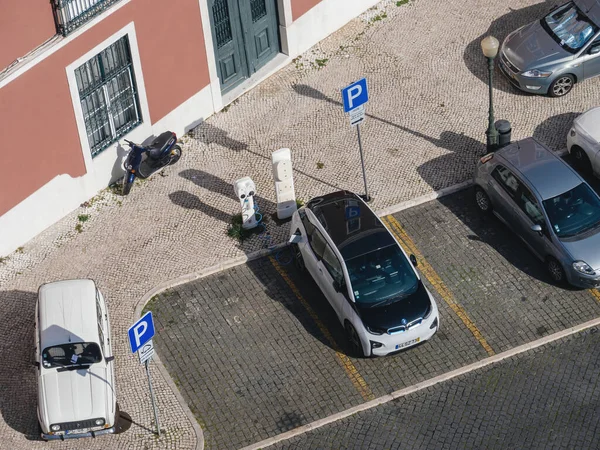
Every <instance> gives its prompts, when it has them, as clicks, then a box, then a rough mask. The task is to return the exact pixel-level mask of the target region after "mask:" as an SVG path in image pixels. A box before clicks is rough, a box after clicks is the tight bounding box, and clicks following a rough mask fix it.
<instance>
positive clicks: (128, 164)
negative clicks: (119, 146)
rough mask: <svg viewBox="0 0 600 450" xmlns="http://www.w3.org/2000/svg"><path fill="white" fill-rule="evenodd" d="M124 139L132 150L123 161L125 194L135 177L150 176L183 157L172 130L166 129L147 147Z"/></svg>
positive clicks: (129, 189) (127, 192)
mask: <svg viewBox="0 0 600 450" xmlns="http://www.w3.org/2000/svg"><path fill="white" fill-rule="evenodd" d="M124 141H125V142H126V143H127V145H129V147H130V150H129V153H128V154H127V158H125V162H124V163H123V166H124V168H125V170H126V173H125V176H124V177H123V195H127V194H129V191H131V186H132V185H133V182H134V180H135V177H140V178H148V177H149V176H150V175H152V174H153V173H156V172H158V171H159V170H161V169H163V168H164V167H166V166H170V165H172V164H175V163H176V162H177V161H179V158H181V147H180V146H179V145H177V135H176V134H175V133H173V132H172V131H165V132H164V133H162V134H161V135H159V136H158V137H157V138H156V139H154V141H152V143H151V144H150V145H149V146H147V147H143V146H141V145H139V144H135V143H134V142H131V141H128V140H127V139H124Z"/></svg>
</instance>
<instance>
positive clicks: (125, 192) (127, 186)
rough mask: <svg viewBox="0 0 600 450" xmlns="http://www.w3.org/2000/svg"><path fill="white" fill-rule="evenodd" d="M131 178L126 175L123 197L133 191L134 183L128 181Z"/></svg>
mask: <svg viewBox="0 0 600 450" xmlns="http://www.w3.org/2000/svg"><path fill="white" fill-rule="evenodd" d="M128 179H129V177H128V176H127V175H126V176H125V178H123V195H128V194H129V191H131V186H132V185H133V181H127V180H128Z"/></svg>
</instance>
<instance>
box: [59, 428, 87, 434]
mask: <svg viewBox="0 0 600 450" xmlns="http://www.w3.org/2000/svg"><path fill="white" fill-rule="evenodd" d="M89 430H90V429H89V428H81V429H80V430H67V431H65V434H81V433H87V432H88V431H89Z"/></svg>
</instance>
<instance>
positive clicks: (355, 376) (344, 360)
mask: <svg viewBox="0 0 600 450" xmlns="http://www.w3.org/2000/svg"><path fill="white" fill-rule="evenodd" d="M269 260H270V261H271V264H273V267H275V270H277V272H278V273H279V275H281V278H283V280H284V281H285V282H286V283H287V285H288V286H289V287H290V289H291V290H292V292H293V293H294V295H295V296H296V298H297V299H298V300H300V303H301V304H302V306H304V308H305V309H306V310H307V311H308V314H309V315H310V317H311V318H312V319H313V320H314V321H315V323H316V324H317V326H318V327H319V330H321V333H323V336H325V339H327V340H328V341H329V344H330V345H331V348H332V349H333V350H334V351H335V355H336V356H337V358H338V359H339V361H340V363H341V364H342V367H343V368H344V370H345V371H346V374H347V375H348V377H349V378H350V381H352V384H353V385H354V387H355V388H356V390H357V391H358V392H359V394H360V395H361V396H362V398H363V399H364V400H366V401H369V400H373V399H374V398H375V395H373V392H371V388H370V387H369V386H368V385H367V382H366V381H365V380H364V378H363V377H362V376H361V375H360V373H358V370H357V369H356V367H355V366H354V364H352V361H350V358H348V357H347V356H346V355H344V354H343V353H342V352H341V351H340V349H339V347H338V345H337V343H336V342H335V339H333V336H332V335H331V333H330V332H329V330H328V329H327V327H325V325H324V324H323V322H321V320H320V319H319V316H317V313H315V311H314V310H313V309H312V308H311V306H310V305H309V304H308V302H307V301H306V300H305V299H304V297H303V296H302V294H301V293H300V291H299V290H298V288H297V287H296V285H295V284H294V282H293V281H292V280H291V279H290V277H289V276H288V274H287V273H285V271H284V270H283V269H282V268H281V266H280V265H279V263H278V262H277V260H276V259H275V258H273V257H272V256H269Z"/></svg>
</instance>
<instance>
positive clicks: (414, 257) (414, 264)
mask: <svg viewBox="0 0 600 450" xmlns="http://www.w3.org/2000/svg"><path fill="white" fill-rule="evenodd" d="M408 258H409V259H410V262H411V263H412V265H413V266H415V267H417V266H418V265H419V263H418V262H417V257H416V256H415V255H413V254H411V255H410V256H409V257H408Z"/></svg>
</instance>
